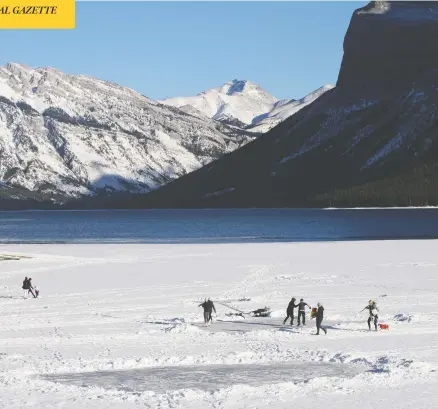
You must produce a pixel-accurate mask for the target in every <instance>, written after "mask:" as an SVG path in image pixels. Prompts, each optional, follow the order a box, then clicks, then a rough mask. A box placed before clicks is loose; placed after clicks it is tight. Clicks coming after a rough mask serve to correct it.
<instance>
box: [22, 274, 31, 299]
mask: <svg viewBox="0 0 438 409" xmlns="http://www.w3.org/2000/svg"><path fill="white" fill-rule="evenodd" d="M21 288H22V289H23V295H24V298H27V296H28V295H29V288H30V283H29V279H28V278H27V277H24V280H23V286H22V287H21Z"/></svg>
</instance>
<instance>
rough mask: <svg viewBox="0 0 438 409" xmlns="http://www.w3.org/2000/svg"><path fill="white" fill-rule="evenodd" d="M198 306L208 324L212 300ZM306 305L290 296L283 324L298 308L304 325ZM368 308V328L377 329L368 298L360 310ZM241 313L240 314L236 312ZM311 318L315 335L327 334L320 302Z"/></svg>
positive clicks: (374, 307) (375, 314) (373, 305)
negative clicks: (313, 320) (323, 324)
mask: <svg viewBox="0 0 438 409" xmlns="http://www.w3.org/2000/svg"><path fill="white" fill-rule="evenodd" d="M199 307H202V308H203V309H204V323H205V325H206V326H207V325H209V324H210V323H211V322H212V321H213V319H212V316H211V314H212V312H213V311H214V313H215V314H216V308H215V306H214V303H213V301H211V299H210V298H206V299H205V301H204V302H203V303H201V304H199ZM306 307H307V308H309V309H312V307H311V306H310V305H309V304H307V303H306V302H305V301H304V299H302V298H301V299H300V301H299V302H298V303H296V298H295V297H294V298H292V299H291V301H290V302H289V304H288V306H287V309H286V318H285V319H284V321H283V325H285V324H286V323H287V321H288V320H289V319H290V325H293V324H294V319H295V309H297V310H298V317H297V326H298V327H299V326H300V325H301V323H302V324H303V325H306ZM364 310H368V311H369V317H368V321H367V323H368V329H369V330H370V331H371V323H373V324H374V329H375V330H376V331H377V323H378V320H379V316H378V312H379V309H378V308H377V304H376V302H375V301H372V300H370V301H369V303H368V305H367V306H366V307H365V308H364V309H363V310H362V311H364ZM237 315H241V314H237ZM312 318H315V319H316V320H315V321H316V335H319V332H320V331H321V330H322V331H324V334H327V328H325V327H323V326H322V321H323V320H324V307H323V305H322V304H321V303H318V304H317V308H313V309H312Z"/></svg>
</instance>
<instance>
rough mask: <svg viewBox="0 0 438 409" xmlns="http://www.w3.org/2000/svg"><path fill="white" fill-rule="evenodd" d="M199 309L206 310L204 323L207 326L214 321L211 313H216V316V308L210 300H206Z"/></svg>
mask: <svg viewBox="0 0 438 409" xmlns="http://www.w3.org/2000/svg"><path fill="white" fill-rule="evenodd" d="M199 307H202V308H203V309H204V323H205V325H206V326H207V325H208V323H209V322H210V321H213V318H212V316H211V313H212V311H214V313H215V314H216V308H215V306H214V304H213V301H211V300H210V298H208V299H207V298H206V299H205V301H204V302H203V303H201V304H199Z"/></svg>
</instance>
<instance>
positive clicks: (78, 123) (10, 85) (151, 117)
mask: <svg viewBox="0 0 438 409" xmlns="http://www.w3.org/2000/svg"><path fill="white" fill-rule="evenodd" d="M252 138H253V135H250V134H245V133H244V132H241V131H237V130H235V129H232V128H229V127H227V126H225V125H223V124H220V123H218V122H215V121H212V120H210V119H209V118H206V117H202V118H201V117H198V116H193V115H192V114H191V113H190V112H189V113H185V112H183V111H180V110H178V109H176V108H173V107H168V106H163V105H161V104H159V103H157V102H155V101H152V100H150V99H148V98H146V97H144V96H143V95H140V94H139V93H137V92H135V91H133V90H131V89H128V88H125V87H121V86H118V85H115V84H112V83H108V82H105V81H101V80H98V79H95V78H90V77H86V76H81V75H77V76H74V75H66V74H64V73H62V72H60V71H58V70H55V69H52V68H39V69H32V68H30V67H27V66H24V65H19V64H8V65H7V66H5V67H2V68H0V180H1V181H2V182H3V183H6V185H7V186H13V187H16V188H20V189H24V190H25V191H32V192H38V193H41V194H43V195H49V196H50V195H53V196H54V195H63V196H67V197H77V196H80V195H89V194H95V193H97V192H102V191H120V190H122V191H131V192H132V191H134V192H135V191H136V192H145V191H149V190H150V189H154V188H156V187H159V186H161V185H163V184H165V183H167V182H169V181H170V180H172V179H175V178H177V177H179V176H181V175H184V174H186V173H188V172H191V171H193V170H194V169H197V168H199V167H200V166H202V165H204V164H206V163H209V162H210V161H212V160H214V159H217V158H218V157H220V156H221V155H223V154H224V153H226V152H230V151H232V150H234V149H235V148H237V147H239V146H241V145H242V144H245V143H246V142H248V141H249V140H251V139H252ZM8 192H9V190H5V189H4V188H3V194H4V195H7V194H8Z"/></svg>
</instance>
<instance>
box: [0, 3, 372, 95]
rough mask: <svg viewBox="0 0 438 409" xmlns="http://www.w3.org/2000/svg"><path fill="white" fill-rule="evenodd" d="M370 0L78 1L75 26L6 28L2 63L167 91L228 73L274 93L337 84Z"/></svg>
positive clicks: (186, 91) (207, 83)
mask: <svg viewBox="0 0 438 409" xmlns="http://www.w3.org/2000/svg"><path fill="white" fill-rule="evenodd" d="M366 3H367V2H360V1H357V2H344V1H342V2H325V1H323V2H190V3H189V2H188V3H185V2H173V3H172V2H106V3H105V2H78V3H77V17H76V29H75V30H71V31H70V30H67V31H62V30H60V31H49V30H44V31H25V30H23V31H18V30H17V31H1V32H0V38H1V44H2V52H1V57H0V65H4V64H6V63H7V62H17V63H22V64H27V65H30V66H39V67H41V66H52V67H55V68H58V69H60V70H62V71H64V72H67V73H71V74H86V75H91V76H95V77H98V78H101V79H105V80H108V81H113V82H116V83H118V84H121V85H125V86H129V87H131V88H134V89H135V90H137V91H139V92H141V93H143V94H144V95H146V96H148V97H150V98H154V99H161V98H167V97H172V96H188V95H195V94H197V93H198V92H201V91H203V90H205V89H208V88H212V87H215V86H219V85H221V84H222V83H224V82H227V81H230V80H232V79H247V80H250V81H253V82H256V83H258V84H259V85H261V86H262V87H263V88H265V89H266V90H267V91H269V92H271V93H272V94H273V95H275V96H276V97H278V98H297V97H302V96H304V95H305V94H307V93H309V92H310V91H313V90H314V89H316V88H318V87H319V86H321V85H323V84H327V83H332V84H334V83H335V82H336V79H337V75H338V71H339V66H340V63H341V59H342V42H343V39H344V35H345V32H346V29H347V27H348V24H349V21H350V18H351V15H352V13H353V11H354V10H355V9H356V8H358V7H362V6H363V5H365V4H366Z"/></svg>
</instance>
